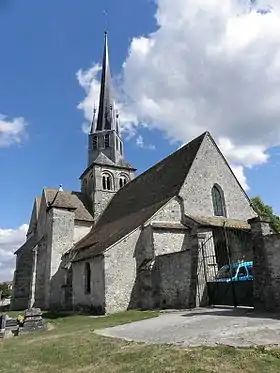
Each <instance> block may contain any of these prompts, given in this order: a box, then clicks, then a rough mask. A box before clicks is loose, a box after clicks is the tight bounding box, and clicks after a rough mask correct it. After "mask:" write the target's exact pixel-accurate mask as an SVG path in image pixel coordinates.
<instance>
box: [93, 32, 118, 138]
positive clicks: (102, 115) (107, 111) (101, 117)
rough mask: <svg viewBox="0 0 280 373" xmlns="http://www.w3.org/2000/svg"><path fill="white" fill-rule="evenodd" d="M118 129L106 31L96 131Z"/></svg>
mask: <svg viewBox="0 0 280 373" xmlns="http://www.w3.org/2000/svg"><path fill="white" fill-rule="evenodd" d="M115 129H116V115H115V106H114V101H113V97H112V87H111V72H110V64H109V51H108V35H107V31H105V40H104V52H103V62H102V76H101V87H100V98H99V110H98V117H97V122H96V127H95V131H106V130H115Z"/></svg>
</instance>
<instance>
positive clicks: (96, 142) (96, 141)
mask: <svg viewBox="0 0 280 373" xmlns="http://www.w3.org/2000/svg"><path fill="white" fill-rule="evenodd" d="M92 147H93V149H94V150H96V149H97V148H98V138H97V136H93V139H92Z"/></svg>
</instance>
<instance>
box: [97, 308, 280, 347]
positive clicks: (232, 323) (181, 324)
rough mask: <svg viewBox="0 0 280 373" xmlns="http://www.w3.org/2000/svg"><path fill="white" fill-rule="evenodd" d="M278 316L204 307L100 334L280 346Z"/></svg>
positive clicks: (191, 342)
mask: <svg viewBox="0 0 280 373" xmlns="http://www.w3.org/2000/svg"><path fill="white" fill-rule="evenodd" d="M278 317H280V315H279V316H277V315H260V314H255V313H254V312H253V311H252V310H248V309H235V310H234V309H232V308H228V309H218V308H200V309H195V310H186V311H180V312H178V311H173V312H167V313H163V314H162V315H160V316H159V317H156V318H153V319H148V320H143V321H138V322H134V323H131V324H125V325H120V326H116V327H113V328H107V329H101V330H98V331H96V332H97V333H98V334H101V335H104V336H108V337H116V338H122V339H126V340H131V341H139V342H147V343H162V344H164V343H167V344H175V345H180V346H183V347H196V346H216V345H220V344H221V345H229V346H234V347H249V346H257V345H266V346H268V345H269V346H280V320H279V319H278Z"/></svg>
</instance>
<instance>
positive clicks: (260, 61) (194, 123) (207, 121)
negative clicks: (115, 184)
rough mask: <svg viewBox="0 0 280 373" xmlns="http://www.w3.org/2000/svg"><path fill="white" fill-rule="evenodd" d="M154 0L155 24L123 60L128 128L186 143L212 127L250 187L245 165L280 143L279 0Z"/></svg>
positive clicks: (261, 160) (260, 159)
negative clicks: (143, 127)
mask: <svg viewBox="0 0 280 373" xmlns="http://www.w3.org/2000/svg"><path fill="white" fill-rule="evenodd" d="M156 4H157V12H156V21H157V30H156V31H155V32H153V33H151V34H150V35H148V36H145V37H144V36H141V37H137V38H134V39H133V40H132V42H131V44H130V47H129V51H128V55H127V58H126V60H125V62H124V64H123V69H122V73H121V75H122V84H121V92H122V94H121V95H120V96H119V97H120V98H121V101H122V102H123V103H122V105H123V107H124V113H126V112H129V113H130V115H131V118H132V119H131V118H129V119H130V121H129V120H128V122H129V123H127V124H126V128H127V129H129V130H131V131H132V132H133V133H134V134H135V133H136V132H137V127H138V126H139V125H143V124H145V125H147V124H148V125H149V126H150V127H152V128H157V129H160V130H162V131H164V132H165V134H166V135H167V136H168V137H169V138H170V139H171V140H176V141H177V140H180V141H183V142H187V141H189V140H191V139H192V138H193V137H194V136H197V135H199V134H200V133H202V132H204V131H205V130H208V131H210V132H211V134H212V135H213V137H214V138H215V140H216V141H217V143H218V145H219V146H220V147H221V150H222V151H223V152H224V154H225V156H226V158H227V159H228V161H229V162H230V163H231V164H234V165H235V167H237V168H235V171H236V170H238V171H236V174H237V175H238V177H239V178H241V181H242V182H243V185H245V186H246V179H245V175H244V167H253V166H255V165H258V164H262V163H265V162H267V161H268V158H269V156H268V154H267V150H268V149H269V148H270V147H272V146H277V145H280V126H279V119H280V105H279V102H280V44H279V39H280V3H279V1H278V0H277V1H276V0H271V1H268V0H255V1H250V0H224V1H223V2H221V1H219V0H212V1H209V0H197V1H195V2H193V1H191V0H173V1H170V0H157V1H156ZM84 75H85V76H87V72H84ZM139 77H141V78H139ZM92 102H93V101H92V100H90V107H91V108H92ZM247 187H248V186H247Z"/></svg>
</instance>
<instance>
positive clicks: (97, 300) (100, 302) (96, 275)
mask: <svg viewBox="0 0 280 373" xmlns="http://www.w3.org/2000/svg"><path fill="white" fill-rule="evenodd" d="M86 263H89V265H90V269H91V286H90V287H91V292H90V293H89V294H87V293H86V291H85V290H86V288H85V275H86V271H85V265H86ZM72 271H73V275H72V276H73V277H72V278H73V283H72V286H73V308H74V309H83V310H88V311H92V312H95V313H104V311H105V282H104V281H105V277H104V257H103V256H101V255H100V256H97V257H95V258H92V259H90V260H88V261H87V262H85V261H83V262H75V263H73V264H72Z"/></svg>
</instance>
